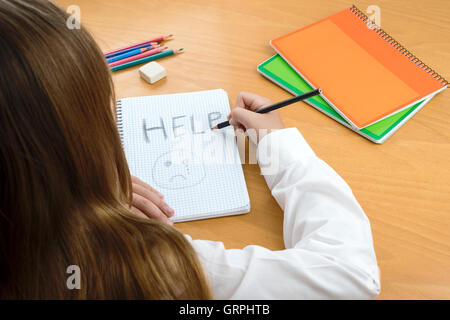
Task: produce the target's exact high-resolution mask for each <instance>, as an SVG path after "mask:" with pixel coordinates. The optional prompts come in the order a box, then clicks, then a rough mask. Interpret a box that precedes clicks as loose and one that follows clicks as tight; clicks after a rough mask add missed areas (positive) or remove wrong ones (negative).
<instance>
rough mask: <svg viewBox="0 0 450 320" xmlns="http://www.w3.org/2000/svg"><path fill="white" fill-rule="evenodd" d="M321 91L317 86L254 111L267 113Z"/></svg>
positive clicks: (223, 124) (220, 125)
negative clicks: (314, 88)
mask: <svg viewBox="0 0 450 320" xmlns="http://www.w3.org/2000/svg"><path fill="white" fill-rule="evenodd" d="M321 93H322V90H321V89H320V88H319V89H316V90H313V91H310V92H307V93H304V94H301V95H299V96H295V97H293V98H290V99H287V100H284V101H281V102H278V103H275V104H273V105H271V106H268V107H265V108H261V109H259V110H256V111H255V112H256V113H268V112H270V111H273V110H277V109H280V108H283V107H286V106H288V105H290V104H293V103H295V102H297V101H302V100H305V99H308V98H311V97H314V96H317V95H318V94H321ZM229 125H230V121H225V122H221V123H219V124H218V125H216V126H214V127H212V129H222V128H225V127H228V126H229Z"/></svg>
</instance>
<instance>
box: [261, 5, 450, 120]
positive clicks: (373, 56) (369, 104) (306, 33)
mask: <svg viewBox="0 0 450 320" xmlns="http://www.w3.org/2000/svg"><path fill="white" fill-rule="evenodd" d="M270 44H271V46H272V47H273V48H274V49H275V51H277V52H278V53H279V54H280V55H281V56H282V57H283V58H284V59H285V60H286V61H287V62H288V63H289V64H290V65H291V67H292V68H293V69H294V70H295V71H297V72H298V73H299V74H300V75H301V76H302V77H303V78H304V79H305V80H306V81H308V82H309V84H310V85H311V86H312V87H313V88H321V89H322V97H323V98H324V99H325V100H326V101H327V102H329V103H330V105H331V106H333V107H334V108H335V109H336V111H337V112H339V113H340V114H341V115H342V116H343V117H344V118H345V119H346V120H347V121H348V122H350V123H351V124H352V125H353V126H355V127H356V128H358V129H361V128H364V127H367V126H369V125H371V124H373V123H375V122H377V121H380V120H382V119H384V118H386V117H388V116H390V115H392V114H394V113H397V112H400V111H402V110H404V109H406V108H408V107H410V106H412V105H414V104H415V103H417V102H418V101H419V100H422V99H425V98H427V97H430V96H432V95H434V94H436V93H437V92H439V91H441V90H444V89H445V88H447V85H448V81H446V80H445V79H444V78H443V77H441V76H440V75H439V74H438V73H436V72H435V71H434V70H432V69H431V68H429V67H428V66H426V65H425V64H424V63H423V62H422V61H420V60H419V59H418V58H416V57H415V56H414V55H413V54H411V53H410V52H409V51H408V50H406V49H405V48H404V47H403V46H401V45H400V44H399V43H398V42H397V41H395V40H394V39H392V37H390V36H389V35H388V34H387V33H386V32H385V31H384V30H382V29H381V28H379V27H377V26H375V25H373V24H371V23H370V21H369V19H368V18H367V16H366V15H364V13H362V12H361V11H360V10H359V9H358V8H356V7H355V6H353V7H351V8H347V9H345V10H342V11H341V12H338V13H336V14H334V15H332V16H329V17H328V18H325V19H322V20H320V21H317V22H315V23H313V24H311V25H309V26H306V27H304V28H301V29H298V30H296V31H294V32H291V33H288V34H286V35H284V36H282V37H279V38H277V39H274V40H272V41H271V43H270Z"/></svg>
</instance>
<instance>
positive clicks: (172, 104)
mask: <svg viewBox="0 0 450 320" xmlns="http://www.w3.org/2000/svg"><path fill="white" fill-rule="evenodd" d="M229 113H230V106H229V102H228V96H227V93H226V92H225V91H224V90H222V89H218V90H208V91H200V92H191V93H181V94H171V95H159V96H149V97H134V98H125V99H122V100H120V101H119V103H118V121H119V122H120V124H119V131H120V132H121V138H122V143H123V147H124V150H125V155H126V158H127V161H128V165H129V167H130V171H131V174H132V175H134V176H137V177H139V178H140V179H141V180H143V181H145V182H147V183H148V184H150V185H151V186H152V187H154V188H155V189H157V190H158V191H160V192H161V193H162V194H163V195H164V200H165V201H166V203H167V204H168V205H169V206H171V207H172V208H173V209H174V211H175V215H174V217H172V220H173V221H184V220H193V219H203V218H208V217H213V216H221V215H230V214H238V213H245V212H248V211H249V210H250V201H249V197H248V192H247V187H246V184H245V179H244V175H243V172H242V166H241V163H240V157H239V152H238V148H237V145H236V140H235V135H234V130H233V128H232V127H231V126H230V127H228V128H224V129H222V130H214V131H211V130H210V128H211V126H214V125H216V124H217V123H220V122H222V121H225V120H226V116H227V115H228V114H229ZM119 114H120V115H119Z"/></svg>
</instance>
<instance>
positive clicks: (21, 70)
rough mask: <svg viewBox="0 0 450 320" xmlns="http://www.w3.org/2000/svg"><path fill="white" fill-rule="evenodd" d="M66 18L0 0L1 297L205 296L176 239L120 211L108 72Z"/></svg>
mask: <svg viewBox="0 0 450 320" xmlns="http://www.w3.org/2000/svg"><path fill="white" fill-rule="evenodd" d="M67 18H68V15H67V14H66V13H65V12H64V11H62V10H61V9H59V8H58V7H57V6H55V5H53V4H52V3H50V2H49V1H46V0H34V1H26V0H0V130H1V131H0V132H1V137H0V181H1V185H0V298H3V299H4V298H8V299H9V298H27V299H40V298H44V299H49V298H51V299H65V298H76V299H85V298H87V299H104V298H106V299H116V298H122V299H206V298H211V292H210V289H209V287H208V285H207V282H206V277H205V275H204V273H203V271H202V269H201V266H200V263H199V261H198V258H197V255H196V253H195V251H194V249H193V248H192V247H191V246H190V244H189V242H188V241H187V240H186V239H185V238H184V236H183V235H182V234H181V233H179V232H178V231H176V229H174V228H173V227H170V226H167V225H164V224H162V223H159V222H156V221H150V220H147V221H146V220H141V219H139V218H137V217H135V216H134V215H133V214H132V213H131V212H130V210H129V208H130V207H129V206H130V203H131V199H132V192H131V179H130V173H129V170H128V166H127V163H126V160H125V157H124V153H123V150H122V148H121V144H120V138H119V135H118V131H117V128H116V126H115V120H114V113H113V106H114V101H115V97H114V87H113V83H112V80H111V75H110V72H109V70H108V68H107V65H106V63H105V59H104V57H103V55H102V52H101V51H100V49H99V48H98V46H97V45H96V43H95V41H94V40H93V39H92V37H91V36H90V35H89V33H88V32H87V31H86V30H85V29H84V28H83V27H81V29H73V30H71V29H69V28H67V26H66V21H67ZM71 265H76V266H78V267H79V268H80V271H81V273H80V275H81V288H80V289H71V288H68V287H67V283H66V280H67V278H68V277H69V276H70V274H68V273H66V271H67V268H68V266H71Z"/></svg>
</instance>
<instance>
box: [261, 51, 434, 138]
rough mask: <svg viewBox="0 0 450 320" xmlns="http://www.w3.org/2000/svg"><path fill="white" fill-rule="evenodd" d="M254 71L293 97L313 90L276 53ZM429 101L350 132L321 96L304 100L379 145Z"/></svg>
mask: <svg viewBox="0 0 450 320" xmlns="http://www.w3.org/2000/svg"><path fill="white" fill-rule="evenodd" d="M258 72H260V73H261V74H262V75H263V76H264V77H266V78H267V79H269V80H270V81H272V82H274V83H275V84H277V85H279V86H280V87H282V88H283V89H285V90H287V91H288V92H290V93H292V94H294V95H300V94H303V93H305V92H308V91H311V90H314V88H312V87H311V86H310V85H309V84H308V83H307V82H306V81H305V80H304V79H303V78H302V77H301V76H300V75H299V74H298V73H297V72H295V71H294V70H293V69H292V68H291V67H290V66H289V64H287V62H286V61H284V59H283V58H282V57H281V56H280V55H278V54H276V55H274V56H273V57H271V58H270V59H268V60H266V61H264V62H263V63H261V64H260V65H259V66H258ZM432 98H433V97H430V98H428V99H424V100H422V101H420V102H419V103H417V104H415V105H414V106H412V107H409V108H407V109H405V110H403V111H401V112H398V113H396V114H394V115H392V116H390V117H388V118H386V119H384V120H381V121H378V122H376V123H374V124H372V125H370V126H368V127H365V128H363V129H361V130H357V129H354V128H353V127H352V126H351V125H350V124H349V123H348V122H347V121H346V120H345V119H344V118H342V117H341V116H340V115H339V114H338V113H337V112H336V111H335V110H334V109H333V108H332V107H331V106H330V105H329V104H328V103H327V102H326V101H325V100H324V99H322V97H321V96H314V97H312V98H309V99H307V100H305V101H306V102H307V103H309V104H310V105H311V106H313V107H314V108H316V109H317V110H319V111H321V112H323V113H325V114H326V115H327V116H329V117H331V118H333V119H334V120H336V121H338V122H340V123H341V124H343V125H344V126H346V127H347V128H349V129H351V130H353V131H355V132H356V133H359V134H360V135H362V136H363V137H365V138H367V139H369V140H370V141H373V142H375V143H383V142H385V141H386V139H388V138H389V137H390V136H391V135H392V134H393V133H394V132H395V131H397V130H398V129H399V128H400V127H401V126H402V125H403V124H404V123H405V122H406V121H408V120H409V119H410V118H411V117H412V116H413V115H414V114H416V113H417V111H419V110H420V109H421V108H422V107H423V106H424V105H426V104H427V103H428V101H430V100H431V99H432Z"/></svg>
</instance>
